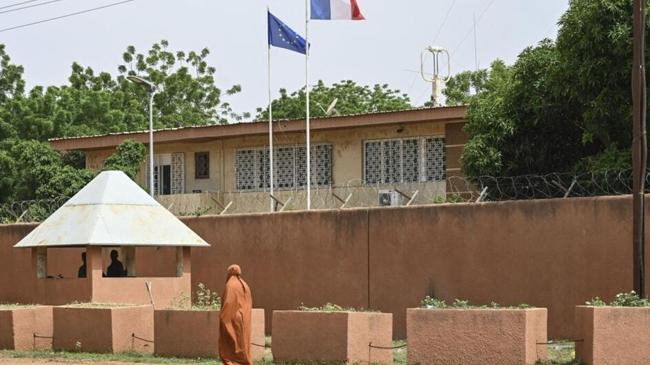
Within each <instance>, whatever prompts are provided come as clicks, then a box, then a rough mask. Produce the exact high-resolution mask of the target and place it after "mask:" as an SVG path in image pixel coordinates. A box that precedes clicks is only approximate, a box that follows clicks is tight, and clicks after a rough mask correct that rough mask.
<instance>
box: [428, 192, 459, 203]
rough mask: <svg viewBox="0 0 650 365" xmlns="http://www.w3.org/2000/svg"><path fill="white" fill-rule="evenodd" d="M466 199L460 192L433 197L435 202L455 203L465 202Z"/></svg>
mask: <svg viewBox="0 0 650 365" xmlns="http://www.w3.org/2000/svg"><path fill="white" fill-rule="evenodd" d="M464 202H465V199H463V197H462V196H461V195H460V194H455V193H453V194H450V193H447V194H446V195H444V196H442V195H438V196H436V197H435V198H433V204H455V203H464Z"/></svg>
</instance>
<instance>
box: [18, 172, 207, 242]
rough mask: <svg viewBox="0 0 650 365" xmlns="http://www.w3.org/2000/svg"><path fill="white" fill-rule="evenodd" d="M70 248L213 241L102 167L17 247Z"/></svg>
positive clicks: (121, 175) (130, 182)
mask: <svg viewBox="0 0 650 365" xmlns="http://www.w3.org/2000/svg"><path fill="white" fill-rule="evenodd" d="M70 246H165V247H169V246H192V247H208V246H210V245H208V243H207V242H205V241H204V240H203V239H202V238H201V237H199V235H197V234H196V233H194V231H192V230H191V229H190V228H189V227H187V226H186V225H185V224H184V223H183V222H181V221H180V220H179V219H178V218H176V217H175V216H174V215H173V214H172V213H170V212H169V211H168V210H167V209H165V208H164V207H163V206H162V205H160V204H159V203H158V202H157V201H156V200H155V199H154V198H152V197H151V196H149V194H147V193H146V192H145V191H144V190H142V188H140V186H138V185H137V184H136V183H135V182H133V180H131V179H130V178H129V177H128V176H126V174H124V173H123V172H122V171H104V172H102V173H100V174H99V175H97V176H96V177H95V178H94V179H93V180H92V181H91V182H89V183H88V184H87V185H86V186H85V187H84V188H83V189H81V190H80V191H79V192H78V193H77V194H75V196H73V197H72V198H70V200H68V201H67V202H66V203H65V204H63V206H61V208H59V209H57V210H56V211H55V212H54V213H53V214H52V215H51V216H50V217H48V218H47V219H46V220H45V221H43V223H41V224H40V225H39V226H38V227H36V228H35V229H34V230H33V231H32V232H30V233H29V234H28V235H27V236H25V238H23V239H22V240H20V242H18V243H17V244H16V245H15V246H14V247H70Z"/></svg>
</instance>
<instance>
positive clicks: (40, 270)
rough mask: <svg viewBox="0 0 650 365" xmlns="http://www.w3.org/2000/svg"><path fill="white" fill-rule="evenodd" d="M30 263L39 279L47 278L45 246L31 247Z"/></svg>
mask: <svg viewBox="0 0 650 365" xmlns="http://www.w3.org/2000/svg"><path fill="white" fill-rule="evenodd" d="M32 263H33V265H34V270H35V271H36V277H37V278H39V279H45V278H47V247H34V248H32Z"/></svg>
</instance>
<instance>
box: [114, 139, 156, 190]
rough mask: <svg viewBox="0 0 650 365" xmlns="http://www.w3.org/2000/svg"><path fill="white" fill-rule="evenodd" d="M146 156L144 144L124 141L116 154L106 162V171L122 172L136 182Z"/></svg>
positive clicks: (129, 140)
mask: <svg viewBox="0 0 650 365" xmlns="http://www.w3.org/2000/svg"><path fill="white" fill-rule="evenodd" d="M146 154H147V150H146V148H145V146H144V144H142V143H140V142H137V141H134V140H131V139H127V140H124V142H122V143H120V145H119V146H117V149H116V150H115V153H113V154H112V155H111V156H109V157H108V158H107V159H106V161H104V170H120V171H123V172H124V173H125V174H127V175H128V176H129V177H130V178H131V179H132V180H135V177H136V176H137V175H138V172H139V171H140V166H141V164H142V162H143V161H144V158H145V156H146Z"/></svg>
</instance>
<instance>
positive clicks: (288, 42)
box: [269, 12, 307, 54]
mask: <svg viewBox="0 0 650 365" xmlns="http://www.w3.org/2000/svg"><path fill="white" fill-rule="evenodd" d="M269 45H271V46H275V47H280V48H285V49H288V50H290V51H295V52H298V53H302V54H306V53H307V46H306V45H307V42H306V41H305V39H304V38H303V37H301V36H300V35H298V33H296V32H294V31H293V30H292V29H291V28H289V27H288V26H287V25H286V24H284V23H283V22H282V21H281V20H280V19H278V18H276V17H275V16H274V15H273V14H271V12H269Z"/></svg>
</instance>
